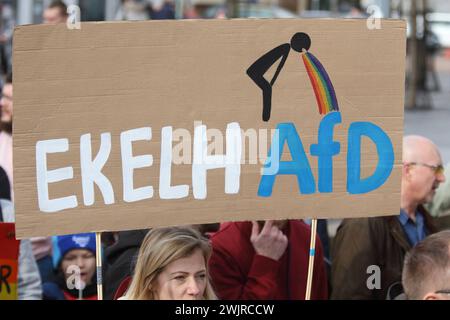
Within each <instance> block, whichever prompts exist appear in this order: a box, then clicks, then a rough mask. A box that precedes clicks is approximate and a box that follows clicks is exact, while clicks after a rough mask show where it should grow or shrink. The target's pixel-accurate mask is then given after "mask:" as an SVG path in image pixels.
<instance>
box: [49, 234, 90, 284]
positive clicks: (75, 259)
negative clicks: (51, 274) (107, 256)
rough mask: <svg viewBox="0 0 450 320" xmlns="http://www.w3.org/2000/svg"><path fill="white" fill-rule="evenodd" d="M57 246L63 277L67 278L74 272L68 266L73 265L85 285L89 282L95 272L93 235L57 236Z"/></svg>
mask: <svg viewBox="0 0 450 320" xmlns="http://www.w3.org/2000/svg"><path fill="white" fill-rule="evenodd" d="M58 248H59V251H60V252H61V261H60V267H61V270H62V272H63V274H64V278H65V279H66V280H67V278H68V277H69V276H70V275H72V274H73V273H74V269H69V268H70V267H71V266H75V267H77V268H79V272H80V279H81V281H82V282H83V283H84V284H86V285H88V284H91V282H92V278H93V276H94V274H95V235H94V234H93V233H84V234H73V235H68V236H59V237H58ZM72 268H73V267H72Z"/></svg>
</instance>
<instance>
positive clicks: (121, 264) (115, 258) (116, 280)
mask: <svg viewBox="0 0 450 320" xmlns="http://www.w3.org/2000/svg"><path fill="white" fill-rule="evenodd" d="M147 232H148V230H137V231H124V232H119V240H118V241H117V243H115V244H114V245H112V246H110V247H108V248H107V249H106V250H105V260H106V261H105V268H106V271H105V279H104V281H103V286H104V298H105V300H112V299H113V298H114V294H115V293H116V290H117V289H118V288H119V286H120V284H121V282H122V281H123V280H124V279H125V278H127V277H129V276H131V275H132V273H133V270H134V266H135V263H136V258H137V255H138V253H139V248H140V247H141V243H142V241H143V240H144V238H145V236H146V234H147Z"/></svg>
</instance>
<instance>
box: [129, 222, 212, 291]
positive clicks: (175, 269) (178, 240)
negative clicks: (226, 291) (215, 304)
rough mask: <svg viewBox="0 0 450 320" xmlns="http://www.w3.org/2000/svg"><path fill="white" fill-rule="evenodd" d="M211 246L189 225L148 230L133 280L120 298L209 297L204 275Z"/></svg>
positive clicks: (208, 282)
mask: <svg viewBox="0 0 450 320" xmlns="http://www.w3.org/2000/svg"><path fill="white" fill-rule="evenodd" d="M210 256H211V246H210V244H209V242H208V240H206V239H205V238H203V237H202V236H201V235H200V233H199V232H198V231H196V230H194V229H192V228H190V227H170V228H158V229H153V230H151V231H149V233H148V234H147V236H146V237H145V239H144V241H143V242H142V246H141V248H140V250H139V255H138V259H137V263H136V267H135V271H134V276H133V280H132V282H131V284H130V287H129V289H128V291H127V293H126V295H125V296H124V297H122V298H121V300H203V299H205V300H213V299H216V295H215V294H214V291H213V290H212V287H211V284H210V281H209V275H208V269H207V266H208V260H209V257H210Z"/></svg>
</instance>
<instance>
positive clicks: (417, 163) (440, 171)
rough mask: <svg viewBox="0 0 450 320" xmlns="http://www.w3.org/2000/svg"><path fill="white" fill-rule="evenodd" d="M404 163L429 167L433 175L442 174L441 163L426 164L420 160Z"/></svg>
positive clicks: (442, 167)
mask: <svg viewBox="0 0 450 320" xmlns="http://www.w3.org/2000/svg"><path fill="white" fill-rule="evenodd" d="M404 165H405V166H422V167H427V168H430V169H431V170H433V171H434V174H435V175H441V174H444V166H443V165H442V164H439V165H437V166H433V165H431V164H426V163H422V162H409V163H404Z"/></svg>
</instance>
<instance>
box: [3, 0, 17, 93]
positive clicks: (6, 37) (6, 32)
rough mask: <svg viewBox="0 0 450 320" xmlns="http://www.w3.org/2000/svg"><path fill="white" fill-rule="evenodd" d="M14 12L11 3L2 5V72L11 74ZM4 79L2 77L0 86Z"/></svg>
mask: <svg viewBox="0 0 450 320" xmlns="http://www.w3.org/2000/svg"><path fill="white" fill-rule="evenodd" d="M14 26H15V19H14V10H13V7H12V5H11V4H10V3H0V72H1V73H2V74H8V73H10V72H11V56H12V36H13V33H14ZM2 83H3V79H1V77H0V85H2Z"/></svg>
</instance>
